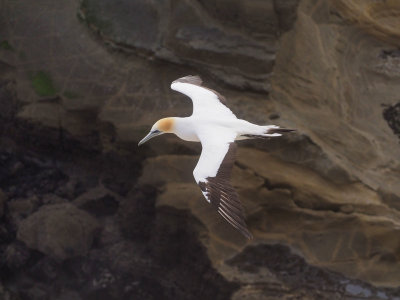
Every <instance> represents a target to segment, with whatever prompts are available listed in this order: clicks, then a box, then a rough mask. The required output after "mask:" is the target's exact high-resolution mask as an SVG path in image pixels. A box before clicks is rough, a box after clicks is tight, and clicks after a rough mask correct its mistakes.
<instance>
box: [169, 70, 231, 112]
mask: <svg viewBox="0 0 400 300" xmlns="http://www.w3.org/2000/svg"><path fill="white" fill-rule="evenodd" d="M202 83H203V81H202V80H201V78H200V77H199V76H191V75H189V76H186V77H182V78H179V79H177V80H175V81H174V82H172V84H171V89H173V90H175V91H177V92H180V93H182V94H185V95H186V96H188V97H190V98H191V99H192V102H193V115H194V116H195V115H202V114H204V115H213V116H223V117H225V118H236V116H235V115H234V114H233V113H232V111H231V110H230V109H229V108H228V107H226V106H225V105H224V104H223V103H225V101H226V100H225V98H224V97H223V96H222V95H221V94H219V93H218V92H216V91H214V90H212V89H209V88H206V87H204V86H202Z"/></svg>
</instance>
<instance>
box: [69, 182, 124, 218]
mask: <svg viewBox="0 0 400 300" xmlns="http://www.w3.org/2000/svg"><path fill="white" fill-rule="evenodd" d="M112 194H113V193H112V192H110V191H108V190H107V189H105V188H103V187H98V188H94V189H91V190H89V191H87V192H86V193H84V194H82V195H81V196H79V197H78V198H77V199H75V200H74V202H73V203H74V204H75V205H76V206H78V207H79V208H81V209H83V210H86V211H88V212H90V213H92V214H93V215H95V216H98V217H102V216H108V215H113V214H114V213H115V212H116V211H117V210H118V205H119V203H118V200H117V199H116V197H118V196H116V195H115V196H114V195H112Z"/></svg>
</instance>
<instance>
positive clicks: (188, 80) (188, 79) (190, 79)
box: [173, 75, 203, 86]
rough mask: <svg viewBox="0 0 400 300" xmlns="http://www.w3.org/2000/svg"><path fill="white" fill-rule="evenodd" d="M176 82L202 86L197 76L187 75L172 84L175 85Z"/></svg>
mask: <svg viewBox="0 0 400 300" xmlns="http://www.w3.org/2000/svg"><path fill="white" fill-rule="evenodd" d="M176 82H182V83H191V84H195V85H198V86H201V85H202V84H203V80H202V79H201V78H200V76H199V75H187V76H184V77H181V78H178V79H177V80H175V81H174V82H173V83H176Z"/></svg>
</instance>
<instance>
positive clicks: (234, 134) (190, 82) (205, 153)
mask: <svg viewBox="0 0 400 300" xmlns="http://www.w3.org/2000/svg"><path fill="white" fill-rule="evenodd" d="M202 83H203V82H202V80H201V78H200V77H199V76H192V75H189V76H186V77H182V78H179V79H177V80H175V81H174V82H172V84H171V89H172V90H175V91H177V92H180V93H182V94H184V95H186V96H188V97H190V98H191V99H192V102H193V113H192V115H191V116H190V117H186V118H179V117H170V118H163V119H160V120H158V121H157V122H156V123H155V124H154V125H153V127H152V128H151V130H150V132H149V134H148V135H146V136H145V137H144V138H143V139H142V140H141V141H140V142H139V144H138V145H139V146H140V145H141V144H143V143H145V142H146V141H148V140H150V139H151V138H153V137H155V136H158V135H161V134H164V133H174V134H175V135H177V136H178V137H180V138H181V139H182V140H185V141H191V142H200V143H201V145H202V151H201V155H200V159H199V161H198V163H197V165H196V167H195V168H194V171H193V176H194V179H195V180H196V183H197V184H198V185H199V187H200V189H201V192H202V193H203V195H204V197H205V198H206V200H207V201H208V202H209V203H210V204H211V205H212V206H213V207H214V208H215V209H216V210H217V211H218V213H219V214H220V215H221V216H222V217H223V218H224V219H225V220H226V221H228V222H229V223H230V224H231V225H233V226H234V227H235V228H236V229H238V230H239V231H240V232H241V233H242V234H243V235H244V236H245V237H247V238H248V239H251V238H252V234H251V233H250V232H249V230H248V229H247V226H246V223H245V220H244V210H243V207H242V205H241V203H240V201H239V198H238V194H237V193H236V191H235V189H234V188H233V186H232V184H231V180H230V179H231V172H232V167H233V164H234V161H235V154H236V147H237V146H236V144H235V141H236V140H243V139H250V138H270V137H276V136H281V135H282V133H284V132H290V131H293V130H292V129H286V128H280V127H279V126H276V125H266V126H259V125H256V124H252V123H250V122H247V121H246V120H241V119H238V118H237V117H236V116H235V115H234V114H233V113H232V111H231V110H230V109H229V108H228V107H226V106H225V103H226V100H225V98H224V97H223V96H222V95H220V94H219V93H218V92H216V91H214V90H212V89H209V88H207V87H205V86H203V85H202Z"/></svg>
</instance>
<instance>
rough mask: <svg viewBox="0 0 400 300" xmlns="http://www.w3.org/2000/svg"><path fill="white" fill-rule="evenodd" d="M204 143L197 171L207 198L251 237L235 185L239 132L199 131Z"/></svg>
mask: <svg viewBox="0 0 400 300" xmlns="http://www.w3.org/2000/svg"><path fill="white" fill-rule="evenodd" d="M198 136H199V139H200V141H201V144H202V147H203V149H202V152H201V155H200V159H199V161H198V163H197V165H196V168H195V169H194V171H193V175H194V178H195V179H196V182H197V184H198V185H199V186H200V189H201V191H202V192H203V195H204V197H205V198H206V199H207V201H208V202H209V203H210V204H211V205H212V206H213V207H214V208H215V209H216V210H217V211H218V213H219V214H220V215H221V216H222V217H223V218H224V219H225V220H227V221H228V222H229V223H230V224H231V225H232V226H234V227H235V228H236V229H238V230H239V231H240V232H241V233H242V234H243V235H244V236H245V237H247V238H248V239H251V238H252V235H251V233H250V232H249V230H248V229H247V226H246V223H245V220H244V210H243V207H242V204H241V203H240V201H239V197H238V194H237V193H236V191H235V189H234V188H233V186H232V184H231V173H232V167H233V164H234V162H235V154H236V147H237V146H236V144H235V142H234V141H235V137H236V134H235V133H234V132H232V131H230V130H228V129H225V128H210V130H204V129H203V130H202V132H199V133H198Z"/></svg>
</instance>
